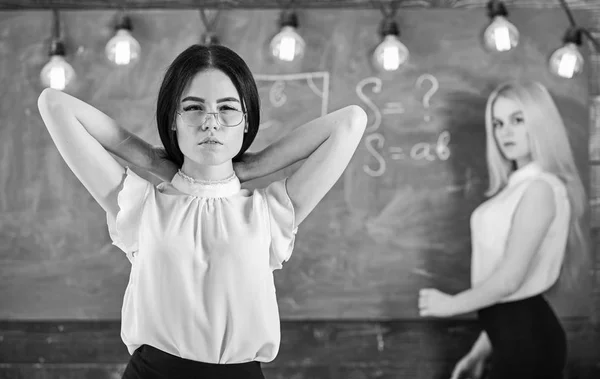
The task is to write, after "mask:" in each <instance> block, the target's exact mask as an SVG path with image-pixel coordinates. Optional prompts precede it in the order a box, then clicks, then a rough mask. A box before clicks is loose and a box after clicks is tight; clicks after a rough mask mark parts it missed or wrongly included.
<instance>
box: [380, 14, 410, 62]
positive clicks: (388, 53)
mask: <svg viewBox="0 0 600 379" xmlns="http://www.w3.org/2000/svg"><path fill="white" fill-rule="evenodd" d="M380 34H381V36H382V37H383V41H381V43H380V44H379V45H378V46H377V47H376V48H375V51H374V52H373V61H374V64H375V66H376V67H377V68H378V69H380V70H383V71H396V70H397V69H398V68H400V66H402V65H403V64H404V63H406V61H408V58H409V56H410V54H409V52H408V48H407V47H406V46H405V45H404V44H403V43H402V42H400V39H398V35H399V34H400V32H399V30H398V25H397V24H396V22H395V21H394V20H391V19H385V20H384V21H383V23H382V25H381V32H380Z"/></svg>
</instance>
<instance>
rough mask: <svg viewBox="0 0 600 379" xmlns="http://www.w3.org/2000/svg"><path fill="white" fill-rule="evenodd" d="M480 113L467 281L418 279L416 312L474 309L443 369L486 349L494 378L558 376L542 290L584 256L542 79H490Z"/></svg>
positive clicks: (570, 173)
mask: <svg viewBox="0 0 600 379" xmlns="http://www.w3.org/2000/svg"><path fill="white" fill-rule="evenodd" d="M485 122H486V134H487V143H486V145H487V164H488V170H489V179H490V183H489V189H488V192H487V195H489V196H490V199H489V200H487V201H486V202H484V203H483V204H481V205H480V206H479V207H478V208H477V209H476V210H475V212H473V214H472V216H471V232H472V249H473V251H472V264H471V284H472V288H471V289H469V290H466V291H464V292H461V293H459V294H456V295H448V294H445V293H442V292H440V291H438V290H436V289H430V288H428V289H422V290H421V291H420V292H419V312H420V315H421V316H434V317H449V316H454V315H458V314H464V313H468V312H472V311H477V312H478V316H479V321H480V323H481V325H482V327H483V331H482V333H481V334H480V336H479V338H478V339H477V341H476V342H475V344H474V346H473V347H472V349H471V351H470V352H469V353H468V354H467V355H466V356H465V357H463V358H462V359H461V360H460V361H459V362H458V363H457V365H456V366H455V368H454V371H453V373H452V378H453V379H458V378H465V377H468V378H479V377H481V375H482V371H483V367H484V363H485V361H486V360H487V358H488V357H491V358H492V362H493V364H492V372H491V373H490V374H491V377H492V378H495V379H507V378H510V379H519V378H523V379H525V378H527V379H534V378H545V379H552V378H557V379H558V378H561V377H562V371H563V368H564V365H565V362H566V354H567V348H566V338H565V332H564V330H563V328H562V326H561V324H560V321H559V320H558V318H557V317H556V315H555V313H554V311H553V310H552V308H551V307H550V305H549V304H548V303H547V302H546V300H545V298H544V293H545V292H546V291H547V290H548V289H549V288H550V287H551V286H552V285H553V284H554V283H555V282H556V281H557V279H558V278H559V274H560V273H561V269H562V274H561V275H562V276H563V278H564V279H566V280H567V281H566V282H568V281H569V279H574V277H575V275H576V274H577V272H578V270H579V269H580V268H581V267H582V264H583V263H584V262H585V260H586V255H587V248H586V238H585V236H584V233H583V230H582V225H581V221H582V217H583V214H584V210H585V204H586V196H585V191H584V188H583V185H582V183H581V179H580V178H579V175H578V172H577V168H576V166H575V163H574V159H573V154H572V151H571V148H570V146H569V140H568V137H567V133H566V129H565V126H564V123H563V121H562V119H561V116H560V114H559V112H558V110H557V108H556V105H555V104H554V101H553V100H552V97H551V95H550V93H549V92H548V90H547V89H546V88H545V87H544V86H543V85H541V84H540V83H537V82H509V83H504V84H502V85H500V86H499V87H498V88H497V89H496V90H495V91H494V92H493V93H492V94H491V95H490V97H489V99H488V102H487V108H486V115H485ZM567 245H568V247H569V248H568V251H569V256H565V251H566V250H567ZM561 281H562V280H561Z"/></svg>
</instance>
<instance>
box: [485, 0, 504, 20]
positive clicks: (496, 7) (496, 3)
mask: <svg viewBox="0 0 600 379" xmlns="http://www.w3.org/2000/svg"><path fill="white" fill-rule="evenodd" d="M487 11H488V17H489V18H492V19H493V18H494V17H496V16H502V17H506V16H508V11H507V10H506V6H504V2H502V1H500V0H490V1H488V3H487Z"/></svg>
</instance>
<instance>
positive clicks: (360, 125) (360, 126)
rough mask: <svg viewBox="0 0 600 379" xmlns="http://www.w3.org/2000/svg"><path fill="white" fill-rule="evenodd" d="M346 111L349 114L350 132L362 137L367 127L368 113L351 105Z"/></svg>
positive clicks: (348, 127)
mask: <svg viewBox="0 0 600 379" xmlns="http://www.w3.org/2000/svg"><path fill="white" fill-rule="evenodd" d="M346 110H347V112H348V122H347V124H346V125H347V129H348V131H350V132H352V133H353V134H358V135H360V136H362V135H363V133H364V132H365V128H366V127H367V113H366V112H365V111H364V109H362V108H361V107H360V106H358V105H349V106H348V107H346Z"/></svg>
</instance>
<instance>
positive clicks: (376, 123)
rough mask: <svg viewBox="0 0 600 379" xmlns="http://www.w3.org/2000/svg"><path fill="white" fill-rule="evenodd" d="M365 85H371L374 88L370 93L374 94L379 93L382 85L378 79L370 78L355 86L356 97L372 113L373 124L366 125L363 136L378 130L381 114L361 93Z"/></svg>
mask: <svg viewBox="0 0 600 379" xmlns="http://www.w3.org/2000/svg"><path fill="white" fill-rule="evenodd" d="M367 84H373V85H374V87H373V89H372V91H373V92H374V93H379V92H381V88H382V87H383V83H382V82H381V79H380V78H377V77H374V76H372V77H369V78H365V79H363V80H361V81H360V82H358V84H357V85H356V95H357V96H358V98H359V99H361V100H362V101H363V102H364V103H365V104H366V105H367V108H369V109H370V110H371V112H373V117H374V120H373V123H372V124H369V125H367V128H366V129H365V134H370V133H374V132H376V131H377V129H379V126H380V125H381V112H380V111H379V107H377V105H375V103H373V101H372V100H371V99H370V98H369V97H368V96H367V95H365V93H364V92H363V89H364V87H365V86H366V85H367ZM400 104H401V103H400Z"/></svg>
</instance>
